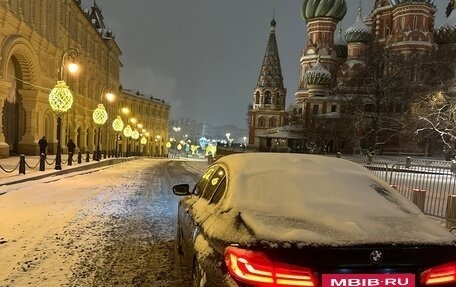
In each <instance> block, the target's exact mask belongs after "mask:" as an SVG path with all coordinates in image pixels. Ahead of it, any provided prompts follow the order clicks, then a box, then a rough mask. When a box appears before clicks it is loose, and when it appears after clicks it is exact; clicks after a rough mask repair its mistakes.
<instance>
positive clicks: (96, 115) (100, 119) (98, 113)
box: [92, 104, 108, 161]
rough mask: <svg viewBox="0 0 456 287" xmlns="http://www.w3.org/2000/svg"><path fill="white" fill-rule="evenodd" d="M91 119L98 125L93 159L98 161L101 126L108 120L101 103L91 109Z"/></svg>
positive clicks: (99, 157)
mask: <svg viewBox="0 0 456 287" xmlns="http://www.w3.org/2000/svg"><path fill="white" fill-rule="evenodd" d="M92 117H93V121H94V122H95V124H96V125H97V126H98V138H97V151H96V158H95V160H97V161H100V159H101V155H100V137H101V126H102V125H104V124H105V123H106V121H107V120H108V112H106V109H105V107H104V106H103V104H98V107H97V108H96V109H95V110H94V111H93V115H92Z"/></svg>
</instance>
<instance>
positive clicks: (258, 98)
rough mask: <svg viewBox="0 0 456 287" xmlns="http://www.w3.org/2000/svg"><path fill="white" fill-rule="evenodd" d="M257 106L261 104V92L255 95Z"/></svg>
mask: <svg viewBox="0 0 456 287" xmlns="http://www.w3.org/2000/svg"><path fill="white" fill-rule="evenodd" d="M255 104H257V105H259V104H260V92H256V93H255Z"/></svg>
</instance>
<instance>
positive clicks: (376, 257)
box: [370, 250, 383, 264]
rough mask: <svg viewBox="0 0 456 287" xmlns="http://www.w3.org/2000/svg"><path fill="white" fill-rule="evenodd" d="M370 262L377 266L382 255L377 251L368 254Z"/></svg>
mask: <svg viewBox="0 0 456 287" xmlns="http://www.w3.org/2000/svg"><path fill="white" fill-rule="evenodd" d="M370 260H371V262H372V263H374V264H379V263H380V262H382V260H383V253H382V252H381V251H378V250H374V251H372V252H371V254H370Z"/></svg>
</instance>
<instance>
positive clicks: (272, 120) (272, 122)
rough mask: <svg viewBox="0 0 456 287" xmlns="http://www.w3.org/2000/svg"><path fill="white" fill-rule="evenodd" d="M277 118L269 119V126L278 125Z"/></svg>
mask: <svg viewBox="0 0 456 287" xmlns="http://www.w3.org/2000/svg"><path fill="white" fill-rule="evenodd" d="M276 122H277V121H276V119H275V118H271V119H269V127H270V128H275V127H276Z"/></svg>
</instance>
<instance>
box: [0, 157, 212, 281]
mask: <svg viewBox="0 0 456 287" xmlns="http://www.w3.org/2000/svg"><path fill="white" fill-rule="evenodd" d="M181 166H184V167H183V168H182V167H181ZM171 167H172V168H171ZM206 167H207V163H206V162H194V163H193V162H180V163H177V162H176V163H173V164H170V161H168V160H158V159H155V160H135V161H130V162H126V163H122V164H118V165H114V166H108V167H103V168H97V169H92V170H86V171H83V172H76V173H70V174H66V175H62V176H50V177H47V178H43V179H39V180H34V181H29V182H24V183H19V184H15V185H3V186H0V194H2V193H4V194H3V195H1V196H0V258H1V260H0V286H1V287H6V286H20V287H22V286H46V287H47V286H78V287H81V286H114V285H117V286H174V285H175V284H180V283H178V282H179V276H178V275H176V274H173V272H174V270H173V268H174V265H173V264H172V262H170V261H172V260H170V258H169V256H171V259H172V251H173V246H174V243H173V239H174V228H175V226H174V222H175V217H176V208H177V200H178V198H177V197H174V196H173V195H172V194H171V192H170V190H171V189H170V186H171V185H172V184H175V183H181V182H174V181H176V178H178V179H179V173H181V172H187V175H185V174H183V175H182V176H181V180H186V181H188V180H189V178H190V179H193V178H194V175H195V174H196V173H197V172H200V171H201V170H204V169H205V168H206ZM174 169H176V170H174ZM189 172H192V174H191V173H189ZM185 177H188V178H185ZM170 252H171V255H170V254H169V253H170ZM153 254H155V255H156V256H155V257H160V258H157V259H156V262H153V260H151V258H150V255H153ZM148 256H149V257H148ZM160 260H161V261H160ZM119 261H125V262H124V265H121V264H120V263H119ZM151 261H152V262H151ZM159 261H160V262H159ZM129 262H130V263H129ZM144 266H146V267H147V268H146V267H144ZM142 268H146V269H149V273H154V271H156V272H155V273H154V274H148V273H147V270H144V269H142ZM154 269H155V270H154ZM122 273H123V275H122ZM119 274H121V275H119ZM116 276H120V277H118V278H117V277H116ZM106 282H109V283H106ZM116 282H117V283H116ZM147 282H149V284H148V283H147ZM150 282H155V283H153V284H152V285H151V284H150ZM158 282H160V283H158ZM181 283H182V282H181ZM93 284H95V285H93ZM122 284H125V285H122ZM154 284H156V285H154Z"/></svg>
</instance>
